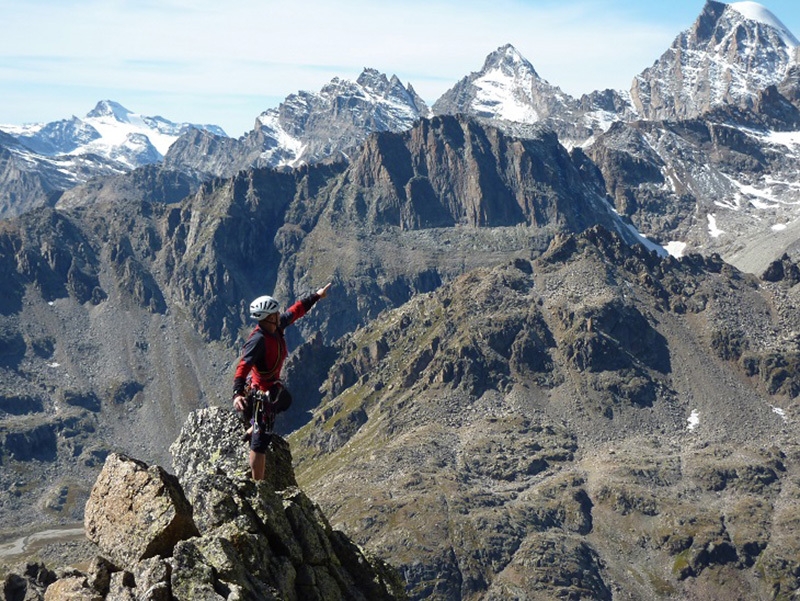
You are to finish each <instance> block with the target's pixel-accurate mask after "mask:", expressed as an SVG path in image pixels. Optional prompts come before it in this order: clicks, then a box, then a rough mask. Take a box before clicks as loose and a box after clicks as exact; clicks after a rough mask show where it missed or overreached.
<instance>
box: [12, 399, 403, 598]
mask: <svg viewBox="0 0 800 601" xmlns="http://www.w3.org/2000/svg"><path fill="white" fill-rule="evenodd" d="M170 450H171V451H172V453H173V456H174V464H175V466H176V471H177V472H178V475H177V477H176V476H173V475H171V474H169V473H167V472H166V471H164V470H163V469H162V468H161V467H158V466H148V465H146V464H145V463H143V462H141V461H138V460H136V459H132V458H130V457H126V456H124V455H119V454H111V455H109V457H108V458H107V459H106V463H105V466H104V468H103V470H102V472H101V474H100V476H99V477H98V479H97V482H96V483H95V486H94V488H93V490H92V495H91V497H90V500H89V502H88V503H87V506H86V519H85V528H86V533H87V537H88V538H89V539H90V540H92V541H93V542H95V543H96V544H97V546H98V548H99V549H100V552H101V555H100V556H98V557H96V558H95V559H94V561H93V562H92V564H91V565H90V567H89V569H88V570H87V572H86V573H83V572H81V571H78V570H76V569H72V568H69V569H62V570H60V571H59V572H56V573H55V574H54V573H52V572H49V571H47V570H46V568H44V566H36V565H34V566H30V565H29V566H26V567H25V568H24V569H23V570H22V574H12V575H10V576H8V578H7V579H6V582H5V587H4V592H5V594H6V598H7V599H10V600H11V599H14V600H16V599H26V600H33V599H45V600H47V599H65V598H70V599H97V600H103V599H148V600H153V601H160V600H164V601H168V600H173V599H181V600H183V599H185V600H196V599H228V600H234V599H248V600H251V599H252V600H260V599H264V600H270V601H272V600H281V599H286V600H292V601H294V600H298V599H316V600H320V601H322V600H326V599H331V600H343V599H347V600H359V599H361V600H369V601H380V600H390V599H404V598H406V595H405V592H404V587H403V583H402V582H401V580H400V578H399V576H398V575H397V573H396V572H395V571H394V569H392V568H391V567H389V566H388V565H387V564H385V563H383V562H382V561H380V560H378V559H375V558H372V557H368V556H367V555H366V554H365V553H364V552H363V551H362V550H361V549H360V548H359V547H358V546H357V545H356V544H354V543H353V542H352V541H350V540H349V539H348V538H347V537H346V536H345V535H344V534H342V533H341V532H338V531H335V530H333V529H332V528H331V526H330V524H329V523H328V521H327V519H326V518H325V516H324V515H323V514H322V512H321V511H320V509H319V508H318V507H317V506H316V505H315V504H314V503H313V502H312V501H311V500H310V499H309V498H308V497H307V496H306V495H305V493H303V491H302V490H300V489H299V488H298V487H297V485H296V481H295V477H294V472H293V469H292V463H291V460H292V458H291V453H290V451H289V446H288V444H287V443H286V442H285V441H284V440H283V439H282V438H280V437H278V436H275V438H274V440H273V444H272V449H271V451H270V452H269V453H268V463H267V465H268V469H269V474H270V477H269V478H268V479H267V480H265V481H264V482H258V483H257V482H254V481H253V480H251V479H250V478H249V475H248V468H247V461H246V447H245V446H244V445H243V444H242V442H241V427H240V425H239V423H238V421H237V420H236V418H235V417H234V416H233V415H232V414H231V413H230V412H229V411H227V410H223V409H219V408H208V409H203V410H200V411H196V412H194V413H192V414H191V415H190V417H189V419H188V420H187V423H186V425H185V426H184V428H183V431H182V432H181V435H180V436H179V438H178V439H177V440H176V441H175V443H174V444H173V445H172V447H171V449H170ZM184 491H186V492H184ZM34 568H35V569H34ZM42 575H44V577H43V576H42ZM9 595H10V596H9Z"/></svg>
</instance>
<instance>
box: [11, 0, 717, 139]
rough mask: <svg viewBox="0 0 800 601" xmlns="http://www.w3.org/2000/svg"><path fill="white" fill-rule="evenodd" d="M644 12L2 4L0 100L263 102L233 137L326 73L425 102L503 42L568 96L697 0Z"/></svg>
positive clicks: (645, 55)
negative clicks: (385, 80) (407, 92)
mask: <svg viewBox="0 0 800 601" xmlns="http://www.w3.org/2000/svg"><path fill="white" fill-rule="evenodd" d="M654 4H655V5H657V4H658V3H641V2H638V1H636V2H634V1H633V0H629V1H623V0H606V1H605V2H600V1H598V0H570V1H558V2H556V1H548V0H495V1H493V2H486V1H478V0H458V1H456V0H427V1H423V0H407V1H406V2H403V3H391V2H381V3H378V2H374V1H373V0H369V1H367V0H341V1H335V2H332V1H330V0H304V2H303V5H302V10H300V9H299V7H298V5H296V4H294V3H290V2H285V1H281V2H278V1H276V0H266V1H265V0H231V1H229V2H224V3H223V2H219V1H218V0H214V1H213V2H212V1H210V0H159V1H157V2H156V1H151V0H148V1H142V0H137V1H134V0H29V1H27V2H18V1H17V0H13V1H11V0H0V11H2V14H3V36H1V37H0V87H2V89H3V90H4V93H3V95H0V96H7V97H10V96H11V95H12V94H16V96H15V97H17V98H21V97H22V92H20V91H16V92H12V88H15V87H17V86H21V85H25V86H28V87H29V89H30V87H31V86H36V85H38V86H41V88H42V89H45V88H46V87H47V86H48V85H49V86H54V87H57V88H59V89H60V90H61V91H62V92H64V91H69V94H65V95H64V96H62V97H61V102H62V103H65V102H67V101H68V99H70V98H74V99H75V101H76V102H77V101H81V102H86V100H85V99H87V98H88V94H94V93H96V89H97V88H98V87H100V88H102V87H103V86H105V87H106V88H107V89H109V90H110V91H109V93H108V94H104V95H103V97H110V96H111V93H112V92H111V91H120V90H122V91H127V92H128V94H127V96H126V98H135V99H136V100H137V101H138V100H139V99H140V98H142V99H148V100H153V101H154V102H155V103H157V102H158V95H159V94H161V95H162V97H163V100H164V102H166V101H167V99H169V98H182V99H189V98H195V99H196V100H195V101H194V102H188V103H183V104H180V105H178V106H176V108H175V109H174V110H175V113H174V114H173V115H172V116H171V118H175V119H183V118H184V117H182V116H181V113H179V111H183V110H186V109H188V108H193V107H199V106H206V107H207V106H209V105H215V104H218V105H219V111H218V113H215V115H216V114H218V115H223V116H224V115H225V112H224V111H226V110H228V111H232V110H233V107H231V106H230V103H231V99H234V98H235V99H239V100H240V101H242V102H245V99H249V100H252V99H262V100H260V101H258V100H252V101H253V102H255V103H256V104H254V105H253V106H252V107H250V108H249V110H250V113H249V114H245V115H240V116H237V117H236V119H235V120H236V122H237V123H238V124H239V125H238V126H236V127H235V128H234V127H233V126H231V125H229V124H228V123H230V122H232V121H234V119H232V118H231V116H230V115H228V118H227V121H228V123H224V122H221V124H222V125H223V127H226V129H232V128H234V131H236V129H237V128H238V127H243V128H244V127H250V126H251V125H252V122H253V119H254V118H255V116H256V115H257V114H258V112H260V111H261V110H264V109H266V108H270V106H274V104H273V105H269V104H267V99H271V100H273V99H282V98H284V97H285V96H287V95H288V94H291V93H293V92H296V91H298V90H319V89H320V88H321V87H322V86H323V85H325V83H327V82H328V81H329V80H330V79H331V78H332V77H334V76H338V77H344V78H353V79H354V78H356V77H357V76H358V74H359V73H360V72H361V70H362V69H363V68H364V67H372V68H376V69H378V70H380V71H383V72H385V73H387V74H388V75H397V76H398V77H400V79H401V80H402V81H403V82H404V83H411V84H412V85H413V86H414V88H415V89H416V90H417V92H418V93H420V95H422V97H423V98H425V99H426V100H427V101H429V102H433V101H434V100H436V99H437V98H438V97H439V96H440V95H441V94H442V93H444V92H445V91H446V90H447V89H448V88H450V87H452V85H454V84H455V83H456V82H457V81H458V80H459V79H461V78H462V77H464V76H466V75H467V74H469V73H470V72H471V71H477V70H478V69H480V67H481V66H482V64H483V61H484V59H485V57H486V55H487V54H489V53H490V52H491V51H493V50H494V49H496V48H497V47H499V46H501V45H503V44H506V43H511V44H513V45H514V46H516V47H517V49H518V50H519V51H520V52H521V53H522V54H523V55H524V56H525V57H526V58H528V59H529V60H530V61H531V62H532V63H533V65H534V67H535V68H536V70H537V72H538V73H539V75H540V76H542V77H543V78H545V79H547V80H548V81H549V82H550V83H551V84H554V85H558V86H560V87H561V88H562V89H563V90H564V91H565V92H568V93H570V94H573V95H576V96H578V95H580V94H582V93H586V92H590V91H592V90H595V89H603V88H614V89H626V88H628V87H629V85H630V82H631V80H632V79H633V76H634V75H636V74H637V73H639V72H641V71H642V70H643V69H644V68H646V67H648V66H650V65H651V64H652V62H653V61H654V60H655V59H656V58H657V57H658V56H659V55H660V54H661V53H662V52H663V51H664V50H665V49H666V48H667V46H668V45H669V44H670V43H671V42H672V40H673V39H674V37H675V36H676V35H677V34H678V33H679V32H680V30H681V29H684V28H686V27H688V26H689V25H690V24H691V21H692V20H693V19H694V17H695V16H696V15H697V14H699V12H700V10H701V9H702V2H701V0H696V1H695V2H680V1H678V2H677V4H678V5H681V6H682V7H683V9H682V10H683V11H684V13H685V14H686V15H687V16H686V17H685V20H684V22H681V23H680V24H679V25H676V21H675V19H676V17H675V16H674V15H673V17H672V18H671V19H666V18H664V19H660V20H657V19H653V18H652V17H650V18H648V17H647V13H645V12H644V11H645V7H649V8H647V10H648V11H652V10H657V8H653V5H654ZM687 5H688V7H687ZM670 6H673V3H670ZM662 9H663V7H662V8H661V9H658V10H662ZM674 10H677V9H674ZM126 98H114V99H116V100H119V101H121V102H123V103H124V102H125V101H126ZM214 98H216V99H218V101H217V102H215V101H214V100H213V99H214ZM79 99H80V100H79ZM96 100H99V98H94V101H96ZM17 102H19V100H17ZM36 102H41V103H44V102H45V99H36ZM51 102H52V104H53V106H57V103H58V99H52V100H51ZM34 104H35V102H33V100H31V101H30V102H28V103H27V106H21V105H19V104H18V105H11V104H9V102H8V101H7V100H6V99H4V98H0V122H15V119H17V115H19V114H22V109H29V110H33V105H34ZM187 104H188V106H187ZM226 105H227V106H226ZM237 106H238V105H237ZM256 106H258V107H259V108H258V110H254V107H256ZM88 108H90V106H89V107H87V108H86V109H85V110H88ZM129 108H131V109H132V110H136V111H139V112H146V111H147V110H149V108H148V107H147V106H138V105H137V106H131V107H129ZM74 110H77V109H74ZM160 110H162V112H167V111H172V110H173V109H171V108H170V107H169V106H164V107H162V109H160ZM244 110H248V109H247V108H245V109H244ZM48 115H49V113H48ZM48 115H42V117H40V118H47V117H48ZM236 133H238V132H236Z"/></svg>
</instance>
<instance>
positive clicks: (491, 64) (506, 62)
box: [483, 44, 538, 77]
mask: <svg viewBox="0 0 800 601" xmlns="http://www.w3.org/2000/svg"><path fill="white" fill-rule="evenodd" d="M503 66H506V67H510V68H512V69H513V70H514V71H520V70H523V71H527V72H529V73H532V74H533V75H534V76H536V77H538V74H537V73H536V70H535V69H534V68H533V65H532V64H531V63H530V61H528V59H526V58H525V57H524V56H522V55H521V54H520V53H519V51H518V50H517V49H516V48H514V46H512V45H511V44H506V45H505V46H501V47H500V48H498V49H497V50H495V51H494V52H492V53H491V54H489V56H487V57H486V61H484V63H483V71H484V72H485V71H489V70H491V69H495V68H497V67H503Z"/></svg>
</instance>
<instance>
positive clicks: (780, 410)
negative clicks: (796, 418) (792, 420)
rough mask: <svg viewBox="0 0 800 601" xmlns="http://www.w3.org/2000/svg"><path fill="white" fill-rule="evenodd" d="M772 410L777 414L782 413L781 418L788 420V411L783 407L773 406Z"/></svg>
mask: <svg viewBox="0 0 800 601" xmlns="http://www.w3.org/2000/svg"><path fill="white" fill-rule="evenodd" d="M772 412H773V413H775V414H777V415H780V416H781V419H783V421H787V420H786V412H785V411H784V410H783V409H781V408H780V407H773V408H772Z"/></svg>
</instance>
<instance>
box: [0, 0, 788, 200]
mask: <svg viewBox="0 0 800 601" xmlns="http://www.w3.org/2000/svg"><path fill="white" fill-rule="evenodd" d="M798 73H800V66H799V65H798V42H797V39H796V38H795V37H794V35H793V34H792V33H791V32H789V31H788V30H787V29H786V28H785V27H784V26H783V25H782V24H781V23H780V21H779V20H778V19H777V18H776V17H774V15H772V14H771V13H769V11H767V10H766V9H764V8H763V7H760V6H759V5H755V4H754V3H748V2H741V3H735V4H730V5H726V4H722V3H719V2H713V1H712V2H708V3H707V4H706V6H705V7H704V9H703V12H702V13H701V15H700V17H699V18H698V20H697V21H696V22H695V24H694V26H693V27H692V28H690V29H689V30H687V31H685V32H683V33H681V34H680V35H679V36H678V37H677V38H676V40H675V42H674V43H673V44H672V46H671V47H670V48H669V49H668V50H667V51H666V52H665V53H664V54H663V55H662V56H661V57H660V58H659V59H658V60H657V61H656V62H655V64H654V65H653V66H651V67H649V68H647V69H645V70H644V71H643V72H642V73H640V74H638V75H636V76H635V77H634V78H633V82H632V85H631V89H630V90H629V91H614V90H603V91H596V92H593V93H591V94H587V95H584V96H582V97H581V98H579V99H578V98H573V97H571V96H570V95H569V94H566V93H564V92H563V91H561V90H560V89H559V88H558V87H557V86H554V85H551V84H550V83H548V82H547V81H545V80H543V79H541V78H540V77H539V75H538V74H537V73H536V71H535V69H534V67H533V65H531V63H530V62H529V61H527V60H526V59H525V58H524V57H523V56H521V55H520V54H519V52H517V50H516V49H515V48H514V47H513V46H511V45H510V44H509V45H506V46H503V47H501V48H499V49H497V50H496V51H494V52H492V53H490V54H489V55H488V56H487V58H486V61H485V63H484V65H483V68H482V69H481V70H480V71H478V72H475V73H471V74H470V75H468V76H466V77H465V78H464V79H462V80H461V81H459V82H457V83H456V85H455V86H454V87H453V88H451V89H450V90H448V91H447V92H445V93H444V94H443V95H442V97H441V98H439V99H438V100H437V101H436V102H435V103H434V104H433V107H432V108H429V107H428V106H427V105H426V104H425V102H424V101H423V100H422V99H421V98H420V97H419V96H418V95H417V93H416V92H415V91H414V89H413V87H412V86H411V85H407V86H404V85H403V84H402V83H401V82H400V81H399V80H398V78H397V77H395V76H393V77H392V78H387V77H386V76H385V75H383V74H382V73H380V72H378V71H377V70H375V69H365V70H364V72H363V73H362V74H361V75H360V76H359V77H358V79H357V80H356V81H355V82H352V81H348V80H343V79H339V78H334V79H333V80H332V81H331V82H330V83H329V84H327V85H326V86H324V87H323V88H322V90H320V91H319V92H316V93H314V92H306V91H301V92H298V93H296V94H292V95H290V96H288V97H287V98H286V99H285V100H284V102H282V103H281V104H280V105H279V106H278V107H277V108H274V109H269V110H266V111H265V112H263V113H262V114H261V115H259V116H258V117H257V118H256V120H255V124H254V128H253V130H252V131H250V132H249V133H247V134H246V135H244V136H242V137H241V138H239V139H232V138H228V137H227V136H226V135H225V133H224V131H222V130H221V129H220V128H219V127H216V126H213V125H194V124H189V123H180V124H176V123H172V122H170V121H168V120H166V119H163V118H161V117H146V116H142V115H137V114H135V113H133V112H132V111H130V110H128V109H126V108H124V107H122V106H120V105H119V104H117V103H114V102H111V101H102V102H100V103H98V105H97V106H96V107H95V108H94V109H93V110H92V111H91V112H89V113H88V114H87V115H86V117H85V118H83V119H79V118H77V117H72V118H71V119H66V120H62V121H57V122H53V123H48V124H40V125H32V126H22V127H18V126H2V125H0V133H5V134H7V136H4V137H2V138H0V153H2V154H3V156H4V160H3V162H2V164H1V165H2V167H3V172H2V181H4V182H5V185H4V186H3V189H2V190H0V216H9V215H15V214H19V213H21V212H24V211H26V210H28V209H30V208H32V207H34V206H39V205H45V204H53V202H55V201H56V200H57V199H58V197H59V195H60V192H61V191H64V190H66V189H69V188H71V187H74V186H75V185H77V184H79V183H83V182H85V181H88V180H89V179H92V178H95V177H104V176H107V175H110V174H119V173H125V172H128V171H130V170H132V169H135V168H138V167H141V166H144V165H148V164H156V163H160V164H163V166H164V168H166V169H170V170H179V171H184V172H189V171H191V172H193V173H195V174H199V175H200V176H201V178H202V177H211V176H223V177H229V176H231V175H234V174H235V173H237V172H238V171H240V170H242V169H247V168H252V167H277V168H280V167H294V166H298V165H300V164H303V163H314V162H317V161H320V160H326V159H330V158H334V157H343V158H346V157H348V156H350V155H352V153H354V152H355V151H356V150H357V148H358V146H359V145H360V144H361V143H363V141H364V140H365V139H366V137H367V136H368V135H369V134H370V133H372V132H376V131H394V132H399V131H404V130H407V129H410V127H411V126H412V124H413V123H414V122H415V121H416V120H418V119H420V118H425V117H430V116H432V115H434V114H436V115H445V114H467V115H472V116H475V117H477V118H482V119H488V120H491V121H495V122H499V123H504V124H506V127H508V128H509V129H511V130H512V131H514V132H515V133H517V134H520V135H523V136H524V133H525V127H526V126H528V125H531V124H534V123H542V124H545V125H547V126H548V127H551V128H552V129H553V130H554V131H556V132H557V133H558V135H559V138H560V140H561V141H562V143H563V144H565V145H567V146H568V147H573V146H585V145H587V144H589V143H591V141H592V140H593V139H594V137H595V136H598V135H600V134H602V133H604V132H605V131H607V130H608V129H609V127H610V126H611V124H612V123H617V122H623V123H629V122H633V121H639V120H651V121H652V120H655V121H661V120H674V119H691V118H696V117H699V116H700V115H703V114H705V113H707V112H709V111H711V110H713V109H715V108H719V107H731V106H734V107H738V108H741V109H752V108H753V107H754V106H756V105H757V104H758V102H759V101H758V98H759V95H760V94H761V93H762V92H763V90H765V89H767V88H769V87H770V86H776V87H778V88H779V89H781V93H782V94H783V95H784V97H787V98H789V97H791V96H792V94H793V93H794V94H795V95H800V94H798V93H797V92H792V90H796V86H795V83H796V81H797V79H798V76H799V75H798ZM787 88H788V89H787ZM787 94H788V96H787ZM784 129H785V128H784Z"/></svg>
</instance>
